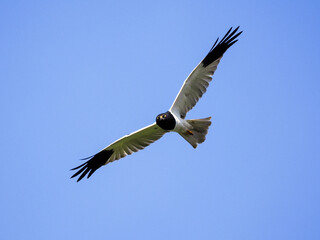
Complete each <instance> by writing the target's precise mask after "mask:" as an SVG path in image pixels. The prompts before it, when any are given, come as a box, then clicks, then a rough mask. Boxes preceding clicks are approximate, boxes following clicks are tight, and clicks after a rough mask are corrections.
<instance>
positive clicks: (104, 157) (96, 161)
mask: <svg viewBox="0 0 320 240" xmlns="http://www.w3.org/2000/svg"><path fill="white" fill-rule="evenodd" d="M112 154H113V150H102V151H101V152H98V153H97V154H95V155H93V156H91V157H87V158H84V159H81V160H88V159H89V160H88V161H86V162H85V163H83V164H81V165H80V166H78V167H75V168H72V169H70V170H77V169H79V168H80V170H78V171H77V172H76V173H75V174H73V175H72V176H71V178H74V177H76V176H78V175H79V174H81V175H80V177H79V178H78V180H77V182H79V181H80V180H81V179H82V178H84V177H85V176H86V175H87V173H89V174H88V176H87V178H89V177H90V176H91V175H92V174H93V173H94V172H95V171H96V170H97V169H98V168H100V167H101V166H103V165H105V164H106V163H107V162H108V159H109V158H110V157H111V155H112Z"/></svg>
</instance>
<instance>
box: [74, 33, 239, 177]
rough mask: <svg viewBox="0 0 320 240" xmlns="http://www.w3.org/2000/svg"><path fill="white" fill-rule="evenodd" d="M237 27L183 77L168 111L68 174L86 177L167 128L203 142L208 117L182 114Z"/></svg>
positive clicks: (205, 84) (198, 95)
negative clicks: (199, 117)
mask: <svg viewBox="0 0 320 240" xmlns="http://www.w3.org/2000/svg"><path fill="white" fill-rule="evenodd" d="M238 29H239V27H237V28H236V29H234V30H233V31H232V28H230V29H229V31H228V32H227V33H226V34H225V36H224V37H223V38H222V39H221V40H220V42H219V43H218V40H219V38H218V39H217V40H216V42H215V43H214V45H213V46H212V48H211V49H210V51H209V53H208V54H207V56H206V57H205V58H204V59H203V60H202V61H201V62H200V63H199V64H198V65H197V66H196V67H195V69H194V70H193V71H192V72H191V73H190V75H189V76H188V77H187V79H186V80H185V81H184V83H183V85H182V87H181V89H180V91H179V93H178V95H177V97H176V99H175V100H174V102H173V104H172V106H171V108H170V109H169V111H167V112H165V113H162V114H159V115H158V116H157V118H156V122H155V123H153V124H151V125H149V126H147V127H144V128H142V129H140V130H138V131H135V132H133V133H131V134H129V135H126V136H124V137H122V138H120V139H118V140H117V141H115V142H114V143H112V144H110V145H109V146H107V147H106V148H104V149H103V150H101V151H100V152H98V153H97V154H95V155H93V156H91V157H89V158H86V159H84V160H88V161H86V162H85V163H83V164H82V165H80V166H78V167H76V168H73V169H71V170H78V171H77V172H76V173H75V174H74V175H73V176H72V177H71V178H73V177H76V176H78V175H80V176H79V178H78V180H77V181H80V180H81V179H82V178H83V177H85V176H86V175H87V178H89V177H90V176H91V175H92V174H93V173H94V172H95V171H96V170H97V169H98V168H100V167H101V166H103V165H106V164H108V163H110V162H113V161H115V160H118V159H120V158H123V157H125V156H127V155H130V154H132V153H133V152H137V151H139V150H141V149H144V148H145V147H147V146H149V145H150V144H151V143H153V142H155V141H156V140H158V139H159V138H161V137H162V136H163V135H164V134H165V133H167V132H177V133H179V134H180V135H181V136H182V137H183V138H184V139H185V140H186V141H188V142H189V143H190V144H191V145H192V146H193V147H194V148H196V147H197V145H198V144H199V143H202V142H204V141H205V136H206V134H207V133H208V128H209V126H210V125H211V121H210V119H211V117H209V118H203V119H193V120H185V117H186V114H187V112H188V111H190V110H191V109H192V108H193V107H194V106H195V105H196V103H197V102H198V100H199V99H200V98H201V97H202V95H203V94H204V93H205V92H206V89H207V87H208V86H209V83H210V82H211V80H212V76H213V74H214V72H215V70H216V69H217V66H218V64H219V62H220V60H221V58H222V56H223V54H224V53H225V52H226V51H227V49H228V48H229V47H231V46H232V45H233V44H234V43H236V42H237V41H238V40H237V39H236V38H237V37H238V36H239V35H240V34H241V33H242V31H241V32H238ZM231 31H232V32H231Z"/></svg>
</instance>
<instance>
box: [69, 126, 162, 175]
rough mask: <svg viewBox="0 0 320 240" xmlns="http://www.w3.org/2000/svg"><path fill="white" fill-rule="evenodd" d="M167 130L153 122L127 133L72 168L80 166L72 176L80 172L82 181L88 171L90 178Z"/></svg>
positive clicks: (145, 145) (143, 146)
mask: <svg viewBox="0 0 320 240" xmlns="http://www.w3.org/2000/svg"><path fill="white" fill-rule="evenodd" d="M166 132H168V131H166V130H163V129H162V128H160V127H159V126H158V125H157V124H156V123H153V124H151V125H149V126H147V127H144V128H142V129H140V130H138V131H135V132H133V133H131V134H129V135H125V136H124V137H122V138H120V139H118V140H117V141H115V142H114V143H112V144H110V145H109V146H108V147H106V148H104V149H103V150H101V151H100V152H98V153H97V154H95V155H93V156H91V157H89V158H86V159H84V160H87V159H89V160H88V161H87V162H85V163H83V164H81V165H80V166H78V167H75V168H73V169H71V170H76V169H79V168H80V170H78V171H77V172H76V173H75V174H74V175H73V176H72V177H71V178H73V177H76V176H78V175H79V174H80V173H81V175H80V177H79V178H78V180H77V181H80V180H81V179H82V178H83V177H84V176H85V175H86V174H87V173H88V176H87V178H89V177H90V176H91V175H92V174H93V173H94V172H95V171H96V170H97V169H98V168H100V167H101V166H103V165H106V164H108V163H110V162H113V161H115V160H118V159H120V158H123V157H125V156H127V155H130V154H132V153H133V152H137V151H139V150H141V149H144V148H145V147H147V146H149V145H150V144H151V143H153V142H155V141H156V140H158V139H159V138H161V137H162V136H163V135H164V134H165V133H166Z"/></svg>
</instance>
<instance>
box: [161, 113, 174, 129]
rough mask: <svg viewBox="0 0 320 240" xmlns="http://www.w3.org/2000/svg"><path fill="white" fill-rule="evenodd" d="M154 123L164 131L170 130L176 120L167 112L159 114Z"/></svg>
mask: <svg viewBox="0 0 320 240" xmlns="http://www.w3.org/2000/svg"><path fill="white" fill-rule="evenodd" d="M156 122H157V124H158V126H159V127H161V128H162V129H164V130H172V129H174V127H175V126H176V120H175V119H174V117H173V115H172V114H171V113H170V112H169V111H168V112H165V113H161V114H159V115H158V116H157V119H156Z"/></svg>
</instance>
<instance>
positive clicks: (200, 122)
mask: <svg viewBox="0 0 320 240" xmlns="http://www.w3.org/2000/svg"><path fill="white" fill-rule="evenodd" d="M210 119H211V117H208V118H202V119H191V120H187V122H188V123H189V124H190V125H191V129H189V130H190V131H187V132H185V133H180V135H181V136H182V137H183V138H184V139H185V140H187V141H188V142H189V143H190V144H191V145H192V147H194V148H196V147H197V146H198V143H199V144H200V143H203V142H204V140H206V135H207V133H208V128H209V126H210V125H211V121H210Z"/></svg>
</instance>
